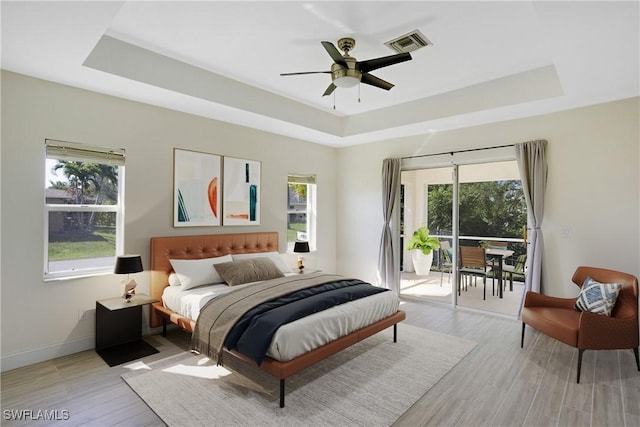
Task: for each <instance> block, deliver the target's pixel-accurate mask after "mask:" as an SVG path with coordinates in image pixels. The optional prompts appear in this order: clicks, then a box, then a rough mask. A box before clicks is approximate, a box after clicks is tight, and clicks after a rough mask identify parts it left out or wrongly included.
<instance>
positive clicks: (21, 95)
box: [0, 72, 640, 370]
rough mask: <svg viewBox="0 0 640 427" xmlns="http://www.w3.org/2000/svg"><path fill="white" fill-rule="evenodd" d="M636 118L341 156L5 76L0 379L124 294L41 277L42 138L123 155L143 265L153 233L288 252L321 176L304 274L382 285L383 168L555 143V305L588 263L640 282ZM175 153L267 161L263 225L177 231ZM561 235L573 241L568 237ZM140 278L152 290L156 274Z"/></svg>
mask: <svg viewBox="0 0 640 427" xmlns="http://www.w3.org/2000/svg"><path fill="white" fill-rule="evenodd" d="M638 116H639V108H638V99H631V100H626V101H620V102H613V103H609V104H602V105H597V106H594V107H589V108H583V109H577V110H572V111H567V112H560V113H556V114H551V115H546V116H540V117H534V118H529V119H521V120H513V121H508V122H503V123H497V124H491V125H485V126H476V127H473V128H468V129H461V130H456V131H449V132H441V133H435V134H430V135H423V136H418V137H413V138H405V139H401V140H393V141H387V142H383V143H373V144H368V145H362V146H354V147H348V148H342V149H334V148H329V147H324V146H320V145H317V144H312V143H308V142H305V141H300V140H295V139H291V138H286V137H282V136H279V135H273V134H269V133H265V132H261V131H256V130H252V129H248V128H243V127H240V126H235V125H230V124H226V123H221V122H218V121H215V120H210V119H206V118H202V117H196V116H192V115H188V114H183V113H179V112H175V111H170V110H166V109H162V108H156V107H152V106H148V105H144V104H140V103H136V102H131V101H125V100H122V99H119V98H115V97H109V96H104V95H100V94H96V93H92V92H88V91H84V90H80V89H75V88H70V87H67V86H63V85H58V84H54V83H50V82H46V81H42V80H36V79H32V78H28V77H25V76H22V75H18V74H14V73H9V72H2V133H1V137H2V139H1V143H2V147H1V151H0V153H1V154H0V159H1V164H2V168H1V174H0V182H1V183H2V194H1V198H0V208H1V214H2V215H1V218H2V225H1V228H0V235H1V236H2V239H1V247H0V253H1V254H2V260H1V271H0V279H1V283H0V284H1V294H0V296H1V301H0V303H1V328H2V329H1V338H2V347H1V358H2V369H3V370H6V369H10V368H13V367H16V366H22V365H26V364H29V363H33V362H37V361H40V360H46V359H48V358H52V357H56V356H60V355H63V354H69V353H72V352H74V351H81V350H85V349H88V348H92V347H93V341H94V323H93V320H90V321H78V311H80V310H86V309H91V308H93V307H95V300H96V299H101V298H107V297H111V296H113V295H114V294H115V293H116V292H117V289H118V288H117V286H118V282H119V278H118V277H116V276H114V275H106V276H100V277H94V278H87V279H74V280H67V281H57V282H46V283H45V282H43V280H42V266H43V221H44V212H43V199H44V188H43V183H44V148H43V144H44V139H45V138H55V139H62V140H68V141H75V142H86V143H90V144H95V145H104V146H115V147H123V148H125V149H126V150H127V167H126V200H125V205H126V226H125V234H126V239H125V250H126V251H127V252H129V253H134V252H138V253H141V254H142V256H143V262H144V265H145V267H146V268H148V256H149V238H150V237H152V236H159V235H177V234H201V233H223V232H240V231H255V230H264V231H271V230H274V231H278V232H280V233H281V239H280V244H281V245H282V246H284V242H285V238H284V233H285V230H286V176H287V174H288V173H290V172H297V173H313V174H316V175H317V179H318V206H319V209H320V210H319V212H318V224H319V230H318V236H319V241H318V251H317V253H315V254H310V256H309V257H308V261H307V264H308V265H312V266H313V267H316V268H321V269H323V270H325V271H336V272H337V273H339V274H344V275H349V276H355V277H359V278H362V279H365V280H370V281H372V282H375V281H376V266H377V260H378V249H379V243H380V232H381V229H382V205H381V178H380V169H381V163H382V160H383V159H384V158H386V157H394V156H397V157H402V156H412V155H417V154H428V153H439V152H443V151H451V150H463V149H467V148H476V147H489V146H499V145H504V144H513V143H516V142H521V141H527V140H532V139H538V138H545V139H547V140H548V141H549V150H548V156H549V167H550V169H549V186H548V192H547V200H546V212H545V223H544V230H543V231H544V237H545V242H546V245H547V251H546V253H545V259H544V261H545V271H544V278H545V281H546V282H547V284H548V289H549V292H550V293H551V294H555V295H573V294H575V288H574V287H573V285H571V284H570V283H569V279H570V277H571V274H572V272H573V270H574V269H575V267H576V266H577V265H579V264H592V265H603V266H607V267H610V268H616V269H620V270H624V271H628V272H630V273H633V274H636V275H640V271H639V270H640V267H639V265H640V250H639V246H640V224H639V222H640V210H639V198H640V194H639V187H640V183H639V181H640V177H639V172H638V170H639V164H640V151H639V135H638ZM174 147H179V148H186V149H191V150H198V151H203V152H211V153H218V154H224V155H229V156H235V157H246V158H250V159H257V160H261V161H262V174H263V175H262V186H263V189H262V225H260V226H257V227H219V228H196V229H190V228H179V229H175V228H173V227H172V196H171V194H172V153H173V148H174ZM338 182H339V183H341V185H337V183H338ZM563 227H565V228H569V229H570V231H571V235H570V237H568V238H563V237H562V232H561V231H562V228H563ZM293 259H294V258H292V260H293ZM139 276H140V277H136V281H138V283H139V289H140V290H141V291H144V290H145V289H148V276H147V273H141V274H140V275H139Z"/></svg>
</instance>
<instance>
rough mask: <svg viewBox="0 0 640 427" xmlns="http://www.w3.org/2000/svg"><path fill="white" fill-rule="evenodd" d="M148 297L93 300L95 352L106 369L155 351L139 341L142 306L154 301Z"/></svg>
mask: <svg viewBox="0 0 640 427" xmlns="http://www.w3.org/2000/svg"><path fill="white" fill-rule="evenodd" d="M158 301H159V300H158V299H156V298H151V297H150V296H148V295H142V294H138V295H134V296H133V298H131V301H130V302H126V301H125V299H124V298H109V299H103V300H99V301H96V353H98V354H99V355H100V357H102V359H103V360H104V361H105V362H107V364H108V365H109V366H115V365H119V364H121V363H125V362H130V361H132V360H135V359H140V358H142V357H145V356H149V355H151V354H154V353H158V350H157V349H156V348H155V347H153V346H152V345H151V344H149V343H147V342H145V341H144V340H143V339H142V307H143V306H145V305H147V304H152V303H154V302H158Z"/></svg>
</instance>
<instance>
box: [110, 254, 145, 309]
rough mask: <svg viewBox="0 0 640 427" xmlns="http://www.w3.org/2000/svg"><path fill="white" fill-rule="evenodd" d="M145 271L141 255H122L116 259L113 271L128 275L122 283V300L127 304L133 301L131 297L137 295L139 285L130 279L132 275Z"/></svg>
mask: <svg viewBox="0 0 640 427" xmlns="http://www.w3.org/2000/svg"><path fill="white" fill-rule="evenodd" d="M141 271H143V268H142V258H140V255H120V256H119V257H117V258H116V266H115V268H114V269H113V272H114V273H115V274H126V275H127V278H126V279H125V280H123V281H122V282H121V283H122V293H121V295H122V298H124V299H125V300H126V301H127V302H130V301H131V297H132V296H133V295H135V293H136V291H135V289H136V286H137V283H136V281H135V280H133V279H130V278H129V274H131V273H139V272H141Z"/></svg>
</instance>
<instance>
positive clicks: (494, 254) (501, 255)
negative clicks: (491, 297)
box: [485, 248, 514, 298]
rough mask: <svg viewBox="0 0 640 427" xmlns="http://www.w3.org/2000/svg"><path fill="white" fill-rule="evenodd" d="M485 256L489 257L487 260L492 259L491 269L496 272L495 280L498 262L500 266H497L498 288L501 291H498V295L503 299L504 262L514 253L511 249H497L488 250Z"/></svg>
mask: <svg viewBox="0 0 640 427" xmlns="http://www.w3.org/2000/svg"><path fill="white" fill-rule="evenodd" d="M485 254H486V255H487V258H491V269H492V270H493V271H494V275H493V278H494V280H495V277H496V276H495V271H496V267H495V263H496V261H497V263H498V266H497V271H498V288H499V289H500V290H499V291H498V295H499V296H500V298H502V297H503V296H502V262H503V260H504V259H505V258H509V257H510V256H511V255H513V254H514V252H513V251H511V250H509V249H496V248H488V249H486V250H485Z"/></svg>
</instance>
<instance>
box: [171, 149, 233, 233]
mask: <svg viewBox="0 0 640 427" xmlns="http://www.w3.org/2000/svg"><path fill="white" fill-rule="evenodd" d="M221 159H222V157H221V156H218V155H216V154H208V153H200V152H197V151H189V150H181V149H178V148H175V149H174V150H173V226H174V227H196V226H213V225H221V224H222V222H221V218H220V217H221V209H220V207H221V206H220V205H221V203H220V200H221V188H220V184H221V182H220V181H221V179H222V178H221Z"/></svg>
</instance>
